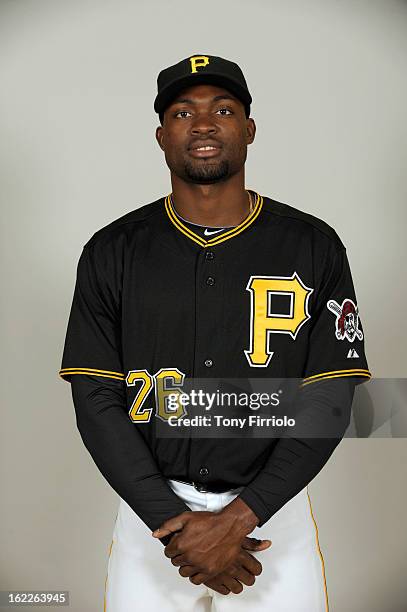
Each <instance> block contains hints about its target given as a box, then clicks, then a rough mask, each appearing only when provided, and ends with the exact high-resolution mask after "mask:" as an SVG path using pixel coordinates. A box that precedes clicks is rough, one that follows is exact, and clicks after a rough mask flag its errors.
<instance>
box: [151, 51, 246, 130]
mask: <svg viewBox="0 0 407 612" xmlns="http://www.w3.org/2000/svg"><path fill="white" fill-rule="evenodd" d="M201 84H208V85H217V86H218V87H224V88H225V89H227V90H228V91H230V92H231V93H232V94H233V95H234V96H236V98H238V99H239V100H240V101H241V102H242V103H243V105H244V107H245V112H246V117H248V116H249V115H250V104H251V102H252V97H251V95H250V92H249V90H248V87H247V83H246V80H245V78H244V76H243V72H242V70H241V69H240V67H239V66H238V65H237V64H236V63H235V62H231V61H229V60H227V59H224V58H223V57H217V56H215V55H191V56H190V57H187V58H185V59H183V60H181V61H180V62H178V63H177V64H174V65H173V66H169V67H168V68H165V69H164V70H161V72H160V73H159V75H158V78H157V90H158V93H157V96H156V99H155V101H154V110H155V111H156V113H158V114H159V115H160V118H162V114H163V113H164V110H165V109H166V108H167V106H168V105H169V104H170V103H171V101H172V100H173V99H174V98H175V96H176V95H177V93H178V92H179V91H180V90H181V89H184V88H185V87H191V86H192V85H201Z"/></svg>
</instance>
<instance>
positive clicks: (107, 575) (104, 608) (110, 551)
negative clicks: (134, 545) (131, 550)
mask: <svg viewBox="0 0 407 612" xmlns="http://www.w3.org/2000/svg"><path fill="white" fill-rule="evenodd" d="M113 542H114V539H113V540H112V541H111V544H110V548H109V556H108V558H107V563H108V565H109V560H110V555H111V554H112V547H113ZM108 577H109V569H108V570H107V572H106V578H105V590H104V595H103V612H106V591H107V579H108Z"/></svg>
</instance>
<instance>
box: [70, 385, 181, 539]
mask: <svg viewBox="0 0 407 612" xmlns="http://www.w3.org/2000/svg"><path fill="white" fill-rule="evenodd" d="M71 389H72V397H73V402H74V406H75V412H76V422H77V426H78V429H79V432H80V435H81V437H82V440H83V442H84V444H85V446H86V448H87V450H88V451H89V453H90V454H91V456H92V458H93V460H94V462H95V463H96V465H97V467H98V468H99V470H100V472H101V473H102V475H103V476H104V477H105V479H106V480H107V482H108V483H109V484H110V485H111V487H112V488H113V489H114V490H115V491H116V493H118V495H119V496H120V497H121V498H122V499H124V501H126V502H127V503H128V504H129V506H130V507H131V508H132V509H133V510H134V512H135V513H136V514H137V515H138V516H139V517H140V518H141V520H142V521H143V522H144V523H145V524H146V525H147V527H148V528H149V529H151V531H153V530H155V529H157V528H158V527H159V526H160V525H161V524H162V523H163V522H164V521H165V520H166V519H169V518H172V517H174V516H177V515H178V514H181V513H182V512H186V511H188V510H190V508H188V506H187V505H186V504H185V503H184V502H183V501H182V499H180V498H179V497H178V496H177V495H176V494H175V493H174V492H173V490H172V489H171V487H170V486H169V485H168V483H167V481H166V479H165V478H164V477H163V475H162V474H161V472H160V470H159V468H158V466H157V464H156V462H155V460H154V457H153V455H152V453H151V451H150V449H149V447H148V445H147V444H146V442H145V440H144V438H143V436H142V435H141V434H140V432H139V431H138V430H137V428H136V427H135V426H134V425H133V424H132V422H131V421H130V419H129V417H128V414H127V411H126V398H125V389H124V386H123V382H122V381H117V380H113V379H101V378H100V377H98V376H90V375H84V374H80V375H76V376H72V377H71ZM170 538H171V536H167V537H166V538H160V539H161V542H162V543H163V544H167V543H168V542H169V540H170Z"/></svg>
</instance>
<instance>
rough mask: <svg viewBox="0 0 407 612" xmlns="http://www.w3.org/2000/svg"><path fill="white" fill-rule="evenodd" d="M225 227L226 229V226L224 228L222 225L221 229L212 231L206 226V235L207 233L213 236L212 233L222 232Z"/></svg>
mask: <svg viewBox="0 0 407 612" xmlns="http://www.w3.org/2000/svg"><path fill="white" fill-rule="evenodd" d="M223 229H224V228H223V227H221V229H217V230H212V231H210V230H208V229H207V228H205V230H204V235H205V236H212V234H217V233H218V232H221V231H222V230H223Z"/></svg>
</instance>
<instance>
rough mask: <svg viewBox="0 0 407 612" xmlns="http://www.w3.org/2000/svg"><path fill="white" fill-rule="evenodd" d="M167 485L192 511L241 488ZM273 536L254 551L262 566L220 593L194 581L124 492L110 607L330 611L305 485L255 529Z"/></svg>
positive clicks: (213, 506) (182, 611)
mask: <svg viewBox="0 0 407 612" xmlns="http://www.w3.org/2000/svg"><path fill="white" fill-rule="evenodd" d="M168 484H169V485H170V486H171V487H172V489H173V490H174V491H175V493H176V494H177V495H178V496H179V497H181V498H182V499H183V500H184V501H185V503H186V504H187V506H189V508H191V510H208V511H211V512H217V511H219V510H221V509H222V508H223V507H224V506H225V505H227V504H228V503H230V502H231V501H232V500H233V499H234V498H235V497H236V496H237V495H238V494H239V492H240V491H241V489H234V490H231V491H227V492H226V493H200V492H199V491H197V490H196V489H195V488H194V487H193V486H191V485H188V484H183V483H180V482H177V481H175V480H169V481H168ZM250 536H251V537H254V538H259V539H270V540H271V541H272V545H271V547H270V548H268V549H267V550H265V551H263V552H258V553H251V554H253V555H254V556H255V557H256V558H257V559H258V560H259V561H260V562H261V564H262V566H263V571H262V573H261V575H260V576H258V577H257V578H256V582H255V584H254V585H253V586H251V587H250V586H245V585H243V587H244V588H243V591H242V592H241V593H239V594H235V593H229V595H221V594H220V593H217V592H216V591H213V590H212V589H210V588H208V587H206V586H205V585H194V584H192V583H191V582H190V581H189V579H188V578H183V577H182V576H180V575H179V573H178V568H177V567H175V566H173V565H172V563H171V560H170V559H168V558H167V557H166V556H165V555H164V546H163V545H162V544H161V542H160V541H159V540H158V539H155V538H153V537H152V535H151V532H150V531H149V530H148V528H147V527H146V526H145V524H144V523H143V522H142V521H141V519H139V517H138V516H137V515H136V514H135V512H134V511H133V510H132V509H131V508H130V506H129V505H128V504H127V503H126V502H125V501H124V500H123V499H121V498H120V502H119V510H118V513H117V517H116V522H115V526H114V531H113V539H112V544H111V546H110V553H109V559H108V571H107V576H106V582H105V598H104V611H105V612H157V611H158V610H160V612H161V611H162V612H247V611H248V610H250V612H327V611H328V596H327V590H326V582H325V570H324V562H323V558H322V554H321V551H320V547H319V542H318V531H317V526H316V523H315V520H314V517H313V514H312V508H311V502H310V499H309V493H308V487H305V488H304V489H303V490H302V491H300V492H299V493H298V494H297V495H296V496H295V497H293V498H292V499H291V500H290V501H289V502H287V503H286V504H285V505H284V506H283V508H281V510H279V511H278V512H277V513H276V514H275V515H274V516H273V517H272V518H271V519H270V520H269V521H268V522H267V523H266V524H265V525H264V526H263V527H261V528H258V527H256V528H255V529H254V531H253V532H252V533H251V534H250Z"/></svg>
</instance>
